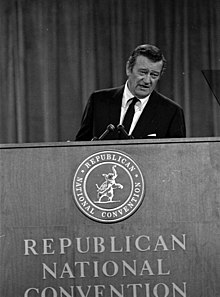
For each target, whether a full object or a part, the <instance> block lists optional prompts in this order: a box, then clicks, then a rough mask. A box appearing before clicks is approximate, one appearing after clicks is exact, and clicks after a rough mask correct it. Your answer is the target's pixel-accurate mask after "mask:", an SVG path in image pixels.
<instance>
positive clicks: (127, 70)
mask: <svg viewBox="0 0 220 297" xmlns="http://www.w3.org/2000/svg"><path fill="white" fill-rule="evenodd" d="M126 74H127V76H129V75H130V74H131V69H130V67H129V62H127V63H126Z"/></svg>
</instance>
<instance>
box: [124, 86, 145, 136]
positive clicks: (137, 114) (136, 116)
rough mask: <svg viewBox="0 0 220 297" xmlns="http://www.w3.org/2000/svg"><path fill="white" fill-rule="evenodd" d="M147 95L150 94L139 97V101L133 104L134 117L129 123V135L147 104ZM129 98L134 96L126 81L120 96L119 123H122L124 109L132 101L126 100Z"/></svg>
mask: <svg viewBox="0 0 220 297" xmlns="http://www.w3.org/2000/svg"><path fill="white" fill-rule="evenodd" d="M149 97H150V95H148V96H147V97H145V98H143V99H139V101H138V102H137V103H136V104H135V106H134V109H135V113H134V117H133V121H132V123H131V127H130V130H129V133H128V134H129V135H131V134H132V132H133V130H134V128H135V126H136V124H137V121H138V119H139V117H140V115H141V113H142V111H143V109H144V107H145V105H146V104H147V102H148V100H149ZM131 98H134V95H133V94H132V93H131V92H130V90H129V88H128V82H126V84H125V88H124V93H123V97H122V105H121V116H120V125H122V123H123V120H124V116H125V114H126V111H127V109H128V107H129V105H130V103H131V102H132V101H130V102H128V101H129V100H130V99H131Z"/></svg>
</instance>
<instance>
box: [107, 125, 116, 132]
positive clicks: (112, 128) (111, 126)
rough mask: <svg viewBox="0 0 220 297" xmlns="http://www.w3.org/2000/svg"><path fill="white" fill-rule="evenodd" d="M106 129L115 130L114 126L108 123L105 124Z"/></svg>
mask: <svg viewBox="0 0 220 297" xmlns="http://www.w3.org/2000/svg"><path fill="white" fill-rule="evenodd" d="M107 130H108V131H114V130H115V126H114V125H112V124H109V125H108V126H107Z"/></svg>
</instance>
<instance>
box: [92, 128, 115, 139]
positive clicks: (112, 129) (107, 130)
mask: <svg viewBox="0 0 220 297" xmlns="http://www.w3.org/2000/svg"><path fill="white" fill-rule="evenodd" d="M114 130H115V126H114V125H112V124H109V125H108V126H107V128H106V130H105V131H104V132H103V133H102V135H101V136H99V137H96V136H95V137H93V138H92V141H93V140H103V139H104V138H105V137H106V136H107V135H108V134H109V133H111V132H112V131H114Z"/></svg>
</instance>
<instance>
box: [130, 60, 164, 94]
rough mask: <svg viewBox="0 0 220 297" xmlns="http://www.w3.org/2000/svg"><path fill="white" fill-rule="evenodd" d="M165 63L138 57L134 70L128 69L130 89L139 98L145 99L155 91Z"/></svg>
mask: <svg viewBox="0 0 220 297" xmlns="http://www.w3.org/2000/svg"><path fill="white" fill-rule="evenodd" d="M162 68H163V61H159V62H152V61H151V60H149V59H148V58H146V57H144V56H138V57H137V58H136V63H135V65H134V67H133V69H130V68H128V64H127V67H126V73H127V76H128V88H129V90H130V92H131V93H132V94H133V95H134V96H135V97H137V98H139V99H143V98H145V97H147V96H148V95H150V94H151V92H152V91H153V90H154V89H155V87H156V85H157V82H158V81H159V79H160V76H161V70H162Z"/></svg>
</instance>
